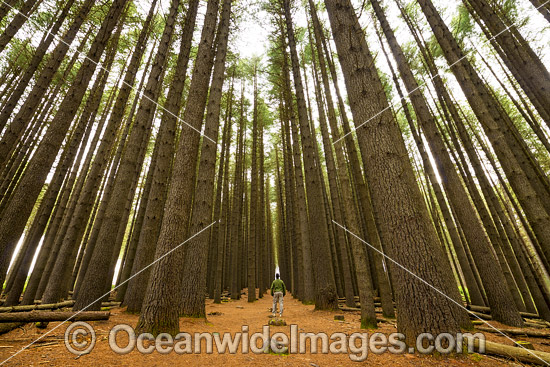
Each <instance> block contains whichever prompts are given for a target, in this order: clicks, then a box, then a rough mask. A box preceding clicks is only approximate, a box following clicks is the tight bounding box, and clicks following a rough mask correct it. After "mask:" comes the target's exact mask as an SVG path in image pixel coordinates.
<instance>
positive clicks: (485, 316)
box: [470, 311, 493, 320]
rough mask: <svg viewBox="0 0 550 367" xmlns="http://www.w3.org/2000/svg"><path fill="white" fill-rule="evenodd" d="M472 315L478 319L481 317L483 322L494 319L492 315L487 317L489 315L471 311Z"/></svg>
mask: <svg viewBox="0 0 550 367" xmlns="http://www.w3.org/2000/svg"><path fill="white" fill-rule="evenodd" d="M470 314H473V315H476V316H477V317H479V318H480V319H483V320H492V319H493V318H492V317H491V315H487V314H485V313H481V312H476V311H470Z"/></svg>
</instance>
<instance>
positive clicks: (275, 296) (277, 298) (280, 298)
mask: <svg viewBox="0 0 550 367" xmlns="http://www.w3.org/2000/svg"><path fill="white" fill-rule="evenodd" d="M277 301H279V313H280V314H281V315H282V314H283V292H275V293H273V308H272V310H273V313H277Z"/></svg>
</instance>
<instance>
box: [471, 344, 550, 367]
mask: <svg viewBox="0 0 550 367" xmlns="http://www.w3.org/2000/svg"><path fill="white" fill-rule="evenodd" d="M474 345H475V347H476V348H475V350H476V351H477V350H478V348H479V340H478V339H474ZM484 354H493V355H497V356H504V357H511V358H514V359H516V360H518V361H520V362H526V363H535V364H540V365H543V364H549V363H550V353H546V352H540V351H537V350H527V349H524V348H520V347H512V346H509V345H504V344H499V343H494V342H490V341H485V352H484Z"/></svg>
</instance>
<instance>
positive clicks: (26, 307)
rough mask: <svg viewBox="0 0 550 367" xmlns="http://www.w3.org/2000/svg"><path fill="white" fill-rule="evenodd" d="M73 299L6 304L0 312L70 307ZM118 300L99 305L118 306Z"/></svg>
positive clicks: (0, 308)
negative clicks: (55, 301)
mask: <svg viewBox="0 0 550 367" xmlns="http://www.w3.org/2000/svg"><path fill="white" fill-rule="evenodd" d="M74 302H75V301H74V300H70V301H63V302H59V303H46V304H40V303H35V304H34V305H22V306H6V307H0V313H5V312H24V311H36V310H56V309H59V308H64V307H72V306H73V305H74ZM118 306H120V302H112V301H109V302H102V303H101V307H118Z"/></svg>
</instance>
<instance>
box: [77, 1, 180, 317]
mask: <svg viewBox="0 0 550 367" xmlns="http://www.w3.org/2000/svg"><path fill="white" fill-rule="evenodd" d="M179 5H180V1H179V0H172V1H171V2H170V10H169V12H168V15H167V18H166V23H165V25H164V31H163V33H162V37H161V40H160V42H159V46H158V49H157V54H156V55H155V59H154V61H153V66H152V68H151V73H150V74H149V79H148V81H147V85H146V86H145V90H144V92H143V97H142V99H141V102H140V106H139V108H138V111H137V113H136V118H135V122H134V126H133V127H132V130H131V132H130V135H129V137H128V140H127V142H126V146H125V148H124V154H123V156H122V159H121V162H120V166H119V168H118V171H117V176H116V179H115V182H114V187H113V194H112V196H111V200H110V202H109V205H108V207H107V210H106V212H105V219H104V222H103V223H102V226H101V229H100V231H99V235H98V239H97V245H96V247H95V249H94V253H93V255H92V258H91V260H90V265H89V266H88V270H87V271H86V274H85V276H84V279H83V281H82V288H81V289H80V292H79V293H78V294H77V299H76V302H75V305H74V307H73V309H74V310H75V311H78V310H81V309H82V308H84V307H87V306H88V305H90V303H92V302H93V304H92V305H91V306H90V307H89V309H90V310H99V309H100V308H101V302H96V301H97V299H98V297H100V296H101V295H102V294H103V290H104V288H105V285H106V284H107V282H108V281H110V279H107V275H108V273H109V272H108V269H109V264H110V262H109V259H110V258H111V256H112V254H113V250H114V249H115V248H118V246H119V244H118V243H117V234H118V228H119V226H120V223H121V222H123V211H124V207H125V205H124V202H125V201H126V200H127V197H128V194H129V192H131V190H132V189H133V186H134V185H133V184H132V182H133V181H134V180H135V177H137V176H138V175H139V173H140V171H141V165H142V164H143V159H144V158H145V151H146V150H145V149H141V147H142V146H144V144H147V141H148V140H149V137H150V135H151V131H152V122H153V116H154V113H155V108H156V106H155V104H156V102H157V101H158V98H159V94H160V90H161V87H162V83H163V79H164V75H165V71H166V70H165V69H166V64H167V60H168V57H167V55H168V51H169V49H170V45H171V44H172V40H173V37H172V35H173V33H174V28H175V22H176V17H177V12H178V8H179Z"/></svg>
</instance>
